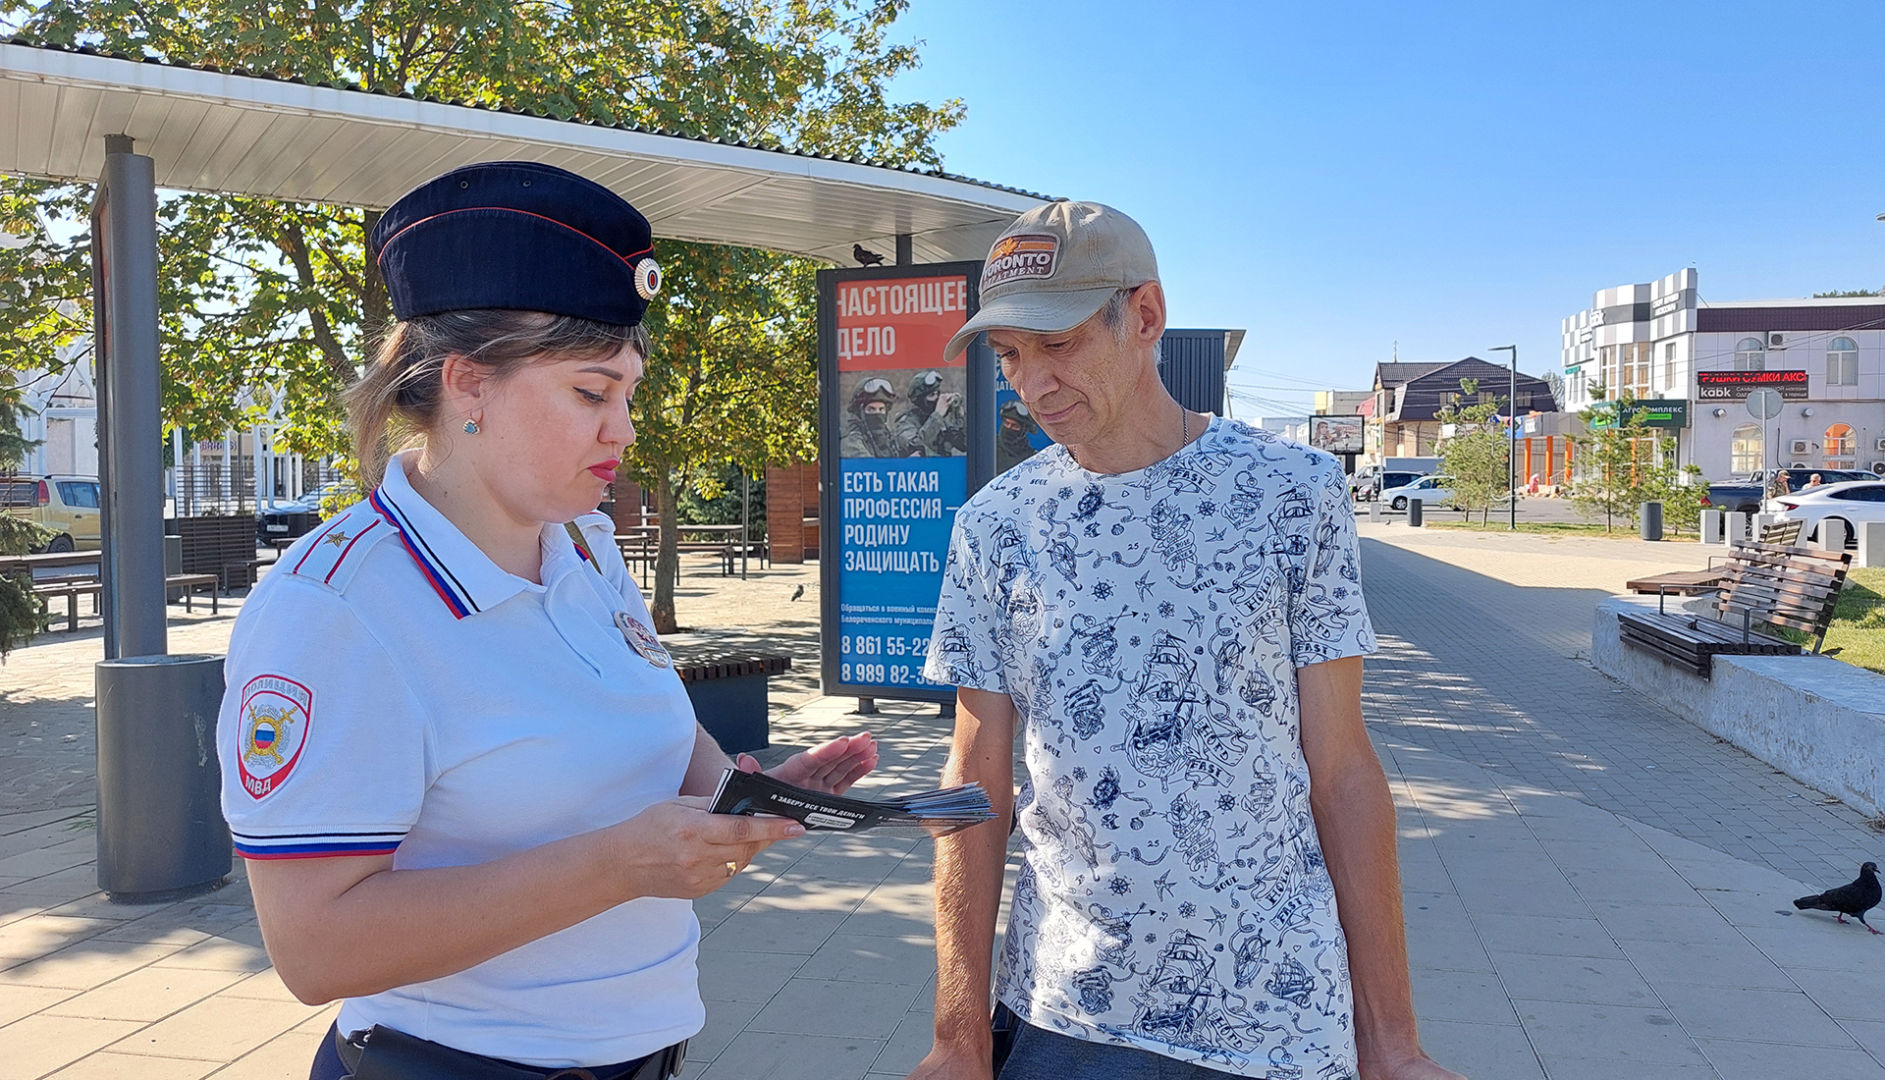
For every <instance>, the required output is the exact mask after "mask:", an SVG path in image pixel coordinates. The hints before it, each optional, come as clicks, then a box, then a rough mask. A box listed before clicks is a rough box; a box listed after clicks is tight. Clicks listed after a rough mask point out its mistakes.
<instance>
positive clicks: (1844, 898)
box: [1793, 862, 1881, 934]
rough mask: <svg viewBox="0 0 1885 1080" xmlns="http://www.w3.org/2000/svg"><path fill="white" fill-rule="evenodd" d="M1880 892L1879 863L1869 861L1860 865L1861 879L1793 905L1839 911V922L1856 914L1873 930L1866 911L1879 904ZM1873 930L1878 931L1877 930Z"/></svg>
mask: <svg viewBox="0 0 1885 1080" xmlns="http://www.w3.org/2000/svg"><path fill="white" fill-rule="evenodd" d="M1880 892H1881V890H1880V888H1879V883H1878V864H1877V863H1875V862H1869V863H1866V864H1865V865H1864V866H1861V867H1859V879H1858V880H1857V881H1854V882H1853V883H1852V884H1850V885H1841V886H1840V887H1839V888H1837V889H1828V890H1826V891H1825V892H1823V893H1821V894H1819V895H1818V896H1802V897H1801V898H1800V899H1798V900H1795V901H1794V902H1793V906H1794V907H1797V908H1799V909H1800V910H1801V911H1833V912H1837V913H1838V914H1839V918H1838V921H1839V922H1845V921H1846V916H1848V915H1856V916H1858V918H1859V921H1860V922H1861V923H1864V924H1865V928H1866V929H1867V930H1872V924H1871V923H1869V922H1866V921H1865V913H1866V912H1868V911H1870V910H1872V909H1873V908H1875V907H1877V906H1878V901H1879V895H1880ZM1872 932H1873V933H1874V934H1876V933H1878V931H1877V930H1872Z"/></svg>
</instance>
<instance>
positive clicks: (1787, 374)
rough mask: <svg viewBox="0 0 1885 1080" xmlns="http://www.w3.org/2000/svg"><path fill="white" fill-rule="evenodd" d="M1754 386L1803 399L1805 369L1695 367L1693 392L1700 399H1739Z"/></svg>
mask: <svg viewBox="0 0 1885 1080" xmlns="http://www.w3.org/2000/svg"><path fill="white" fill-rule="evenodd" d="M1755 390H1778V391H1779V392H1780V396H1781V397H1782V398H1783V399H1784V400H1787V401H1805V400H1806V396H1807V395H1806V391H1807V384H1806V371H1805V370H1804V369H1802V370H1795V371H1698V372H1696V373H1695V396H1696V397H1697V398H1699V399H1701V400H1702V401H1742V400H1745V399H1746V398H1747V396H1748V395H1749V394H1750V393H1752V392H1754V391H1755Z"/></svg>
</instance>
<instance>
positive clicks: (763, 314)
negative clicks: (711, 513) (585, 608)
mask: <svg viewBox="0 0 1885 1080" xmlns="http://www.w3.org/2000/svg"><path fill="white" fill-rule="evenodd" d="M656 256H657V258H659V259H660V260H661V265H662V267H663V268H664V277H665V279H666V280H665V282H664V286H663V287H664V288H666V289H668V290H669V291H670V298H669V300H668V302H667V303H665V304H657V305H654V306H651V307H650V308H649V315H648V330H649V333H650V334H651V335H653V337H654V340H655V347H656V349H657V350H658V351H659V353H660V356H661V362H660V363H658V364H653V365H650V367H649V368H648V373H647V375H646V376H644V377H643V379H642V383H641V386H640V387H639V388H638V389H637V390H636V392H635V397H636V400H637V402H638V406H637V408H636V410H635V429H636V435H635V454H634V457H633V458H632V459H630V460H629V461H628V462H626V463H625V464H626V465H627V467H628V472H629V475H630V476H631V477H633V478H634V479H635V481H636V482H638V483H640V484H641V485H642V486H643V487H645V488H646V489H647V490H648V491H649V492H650V493H651V494H652V495H653V496H654V500H655V507H656V512H657V513H659V514H660V517H661V540H660V548H659V551H658V552H657V554H656V556H655V595H654V597H653V599H652V601H651V602H650V604H649V614H650V615H652V616H653V617H654V620H655V629H656V630H658V631H660V632H662V633H669V632H671V631H672V630H674V629H675V614H674V596H673V585H672V583H673V582H674V581H675V580H676V579H677V578H678V577H679V573H680V555H679V549H678V545H677V544H676V530H675V529H674V527H673V523H676V522H678V521H679V509H680V507H679V493H680V492H681V491H682V490H683V489H686V488H689V487H694V488H696V489H698V490H700V491H701V494H703V495H707V496H709V497H711V496H712V495H714V494H717V493H718V491H717V489H718V488H719V486H720V484H721V483H722V480H721V479H720V477H721V471H720V468H719V467H720V466H722V465H724V464H733V465H737V466H738V467H740V468H742V469H744V470H746V471H747V472H749V473H753V472H760V471H763V469H764V467H765V464H766V463H767V462H769V461H802V460H807V459H810V458H813V457H816V456H817V454H818V431H817V427H816V418H817V406H818V349H817V339H816V335H817V323H818V320H817V314H816V307H817V293H816V290H815V283H816V272H817V269H816V267H815V266H814V265H813V264H812V263H809V262H807V261H806V260H804V259H795V258H790V257H788V256H783V255H774V254H771V253H768V252H764V251H755V250H753V249H751V248H733V247H716V246H712V245H707V244H681V243H667V244H660V245H657V247H656Z"/></svg>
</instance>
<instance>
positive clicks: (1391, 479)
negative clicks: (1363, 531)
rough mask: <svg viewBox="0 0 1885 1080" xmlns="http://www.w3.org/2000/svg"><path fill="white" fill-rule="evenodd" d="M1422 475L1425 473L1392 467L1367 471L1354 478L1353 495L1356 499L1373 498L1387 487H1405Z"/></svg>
mask: <svg viewBox="0 0 1885 1080" xmlns="http://www.w3.org/2000/svg"><path fill="white" fill-rule="evenodd" d="M1424 475H1426V474H1425V473H1416V472H1401V471H1396V470H1392V469H1390V470H1388V471H1387V472H1378V473H1367V474H1364V475H1362V476H1360V477H1359V478H1358V479H1357V480H1356V487H1355V497H1356V498H1358V499H1370V500H1371V499H1375V498H1378V497H1379V496H1380V494H1381V493H1382V492H1383V491H1386V490H1388V489H1389V488H1398V487H1406V486H1407V485H1408V484H1411V483H1413V482H1414V481H1416V480H1418V479H1420V478H1421V477H1422V476H1424Z"/></svg>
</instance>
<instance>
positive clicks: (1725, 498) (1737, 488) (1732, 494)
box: [1702, 469, 1878, 514]
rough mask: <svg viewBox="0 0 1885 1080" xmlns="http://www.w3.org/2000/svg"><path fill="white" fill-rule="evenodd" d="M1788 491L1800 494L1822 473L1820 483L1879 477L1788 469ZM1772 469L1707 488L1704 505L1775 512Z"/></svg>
mask: <svg viewBox="0 0 1885 1080" xmlns="http://www.w3.org/2000/svg"><path fill="white" fill-rule="evenodd" d="M1782 471H1784V472H1785V473H1786V474H1787V486H1788V490H1789V491H1795V492H1797V491H1800V490H1801V489H1802V488H1804V487H1805V486H1806V482H1807V481H1808V480H1811V479H1812V478H1813V476H1814V474H1815V473H1817V474H1819V478H1820V483H1821V484H1837V483H1844V482H1847V481H1852V480H1877V479H1878V477H1876V476H1874V475H1872V474H1871V473H1869V472H1863V471H1860V470H1858V469H1785V470H1782ZM1772 475H1773V473H1772V471H1771V470H1768V469H1762V470H1760V471H1758V472H1753V473H1749V474H1748V475H1746V476H1744V477H1741V478H1739V479H1735V480H1725V481H1721V482H1719V483H1713V484H1710V485H1708V494H1707V495H1705V496H1703V498H1702V505H1703V506H1711V507H1714V508H1715V509H1717V510H1726V511H1728V512H1730V513H1734V514H1758V513H1760V512H1761V510H1762V508H1763V507H1767V508H1769V509H1776V508H1775V507H1773V505H1772V503H1771V502H1770V500H1769V499H1768V497H1767V484H1768V478H1769V477H1771V476H1772Z"/></svg>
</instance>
